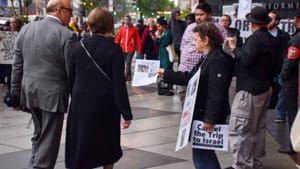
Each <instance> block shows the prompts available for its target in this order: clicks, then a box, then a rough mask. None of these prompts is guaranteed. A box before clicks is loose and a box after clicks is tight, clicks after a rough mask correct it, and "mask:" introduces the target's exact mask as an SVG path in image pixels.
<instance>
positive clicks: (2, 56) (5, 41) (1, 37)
mask: <svg viewBox="0 0 300 169" xmlns="http://www.w3.org/2000/svg"><path fill="white" fill-rule="evenodd" d="M16 37H17V32H11V31H0V64H12V63H13V57H14V54H13V49H14V45H15V40H16Z"/></svg>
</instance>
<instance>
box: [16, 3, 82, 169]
mask: <svg viewBox="0 0 300 169" xmlns="http://www.w3.org/2000/svg"><path fill="white" fill-rule="evenodd" d="M71 16H72V9H71V3H70V1H69V0H49V2H48V4H47V16H46V17H45V18H44V19H43V20H41V21H36V22H32V23H30V24H28V25H25V26H24V27H23V28H22V30H21V31H20V33H19V35H18V37H17V40H16V44H15V49H14V52H15V60H14V63H13V65H12V80H11V93H12V94H14V95H17V96H20V106H19V107H15V108H16V109H17V108H20V107H27V108H29V109H30V112H31V114H32V119H33V124H34V133H33V137H32V139H31V141H32V156H31V159H30V162H29V167H28V168H29V169H53V168H54V165H55V163H56V159H57V155H58V150H59V145H60V138H61V131H62V126H63V120H64V113H65V112H66V111H67V107H68V98H69V97H68V96H69V87H68V62H69V59H68V56H69V50H70V48H71V45H72V43H73V42H74V41H76V36H75V34H73V33H72V32H71V31H70V30H69V29H68V28H67V27H65V26H66V25H68V23H69V21H70V18H71Z"/></svg>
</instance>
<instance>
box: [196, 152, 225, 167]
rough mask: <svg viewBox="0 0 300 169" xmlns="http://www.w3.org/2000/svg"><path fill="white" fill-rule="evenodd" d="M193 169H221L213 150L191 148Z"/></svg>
mask: <svg viewBox="0 0 300 169" xmlns="http://www.w3.org/2000/svg"><path fill="white" fill-rule="evenodd" d="M193 162H194V166H195V169H221V167H220V164H219V161H218V158H217V155H216V153H215V151H213V150H204V149H196V148H193Z"/></svg>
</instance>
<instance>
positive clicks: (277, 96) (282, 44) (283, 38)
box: [268, 11, 290, 123]
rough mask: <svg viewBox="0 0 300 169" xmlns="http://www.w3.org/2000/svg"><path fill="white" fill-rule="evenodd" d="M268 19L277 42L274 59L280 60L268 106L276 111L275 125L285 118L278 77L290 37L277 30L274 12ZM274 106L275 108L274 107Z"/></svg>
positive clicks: (278, 21)
mask: <svg viewBox="0 0 300 169" xmlns="http://www.w3.org/2000/svg"><path fill="white" fill-rule="evenodd" d="M269 17H271V18H272V21H271V22H270V23H269V24H268V29H269V32H270V33H271V35H273V36H274V37H275V38H276V41H277V43H276V44H277V47H276V53H275V54H276V55H275V56H274V57H279V58H280V64H279V65H278V68H277V71H276V74H277V76H276V78H274V82H273V85H272V87H273V93H272V97H271V102H270V105H269V108H270V109H274V108H275V109H276V115H277V117H276V119H275V122H276V123H282V122H285V116H286V112H285V111H286V110H285V107H284V97H283V93H282V91H281V89H280V88H281V79H280V77H279V73H280V70H281V67H282V63H283V58H285V56H286V50H287V47H288V41H289V40H290V35H289V34H288V33H286V32H284V31H283V30H281V29H279V28H278V25H279V23H280V19H281V18H280V16H279V14H278V13H277V12H276V11H271V12H269ZM275 105H276V107H275Z"/></svg>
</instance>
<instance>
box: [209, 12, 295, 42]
mask: <svg viewBox="0 0 300 169" xmlns="http://www.w3.org/2000/svg"><path fill="white" fill-rule="evenodd" d="M213 19H214V21H215V22H219V21H220V17H213ZM231 27H233V28H236V29H238V30H239V31H240V35H241V37H242V38H243V40H244V42H245V40H246V39H247V38H248V36H250V35H251V34H252V30H251V28H250V22H249V21H248V20H246V19H239V18H232V23H231ZM278 27H279V29H281V30H283V31H285V32H287V33H288V34H290V35H291V34H293V33H294V32H295V30H296V28H295V26H294V21H293V20H290V19H281V20H280V23H279V25H278Z"/></svg>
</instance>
